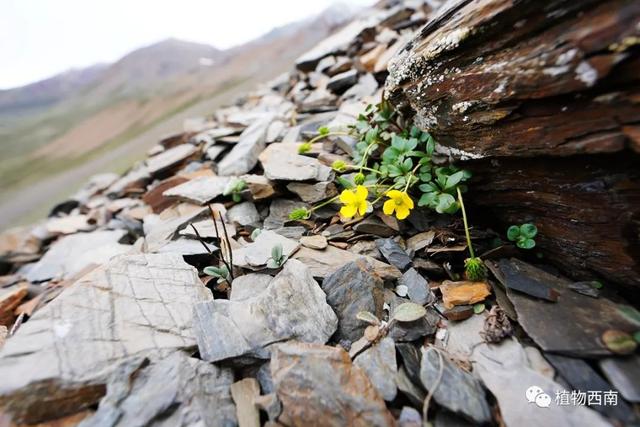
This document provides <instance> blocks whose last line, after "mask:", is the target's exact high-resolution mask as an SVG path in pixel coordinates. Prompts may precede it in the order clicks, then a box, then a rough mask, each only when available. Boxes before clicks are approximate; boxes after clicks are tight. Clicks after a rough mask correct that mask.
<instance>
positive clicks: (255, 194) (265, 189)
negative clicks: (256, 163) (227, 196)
mask: <svg viewBox="0 0 640 427" xmlns="http://www.w3.org/2000/svg"><path fill="white" fill-rule="evenodd" d="M240 179H241V180H243V181H244V182H245V184H247V188H248V189H249V192H250V193H251V198H252V199H253V201H254V202H256V201H260V200H265V199H268V198H270V197H273V195H274V194H275V193H276V190H275V189H274V187H273V183H272V182H271V181H269V180H268V179H267V178H265V177H264V176H262V175H242V176H241V177H240Z"/></svg>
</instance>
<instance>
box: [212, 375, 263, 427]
mask: <svg viewBox="0 0 640 427" xmlns="http://www.w3.org/2000/svg"><path fill="white" fill-rule="evenodd" d="M212 366H213V365H212ZM231 395H232V396H233V401H234V402H235V403H236V415H237V416H238V425H240V426H242V427H260V412H259V411H258V408H257V407H256V405H255V404H254V401H255V398H256V397H258V396H260V385H259V384H258V381H256V379H255V378H245V379H243V380H240V381H238V382H236V383H233V384H232V385H231Z"/></svg>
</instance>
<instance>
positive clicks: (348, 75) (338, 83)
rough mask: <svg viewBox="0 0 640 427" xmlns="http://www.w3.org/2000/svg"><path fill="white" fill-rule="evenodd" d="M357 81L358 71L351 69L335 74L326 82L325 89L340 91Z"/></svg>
mask: <svg viewBox="0 0 640 427" xmlns="http://www.w3.org/2000/svg"><path fill="white" fill-rule="evenodd" d="M357 81H358V71H357V70H354V69H351V70H349V71H345V72H344V73H340V74H336V75H335V76H333V77H331V79H330V80H329V81H328V82H327V89H329V90H330V91H332V92H334V93H341V92H344V91H345V90H347V89H349V88H350V87H351V86H353V85H354V84H356V82H357Z"/></svg>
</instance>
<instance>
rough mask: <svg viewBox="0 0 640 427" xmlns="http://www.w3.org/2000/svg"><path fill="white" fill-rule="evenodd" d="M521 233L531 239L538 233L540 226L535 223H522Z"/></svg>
mask: <svg viewBox="0 0 640 427" xmlns="http://www.w3.org/2000/svg"><path fill="white" fill-rule="evenodd" d="M520 234H522V235H523V236H524V237H527V238H529V239H533V238H534V237H536V234H538V228H537V227H536V226H535V225H533V224H522V225H521V226H520Z"/></svg>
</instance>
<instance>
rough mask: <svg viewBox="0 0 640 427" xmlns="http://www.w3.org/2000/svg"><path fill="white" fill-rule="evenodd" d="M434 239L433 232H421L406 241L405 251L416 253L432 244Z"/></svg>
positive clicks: (434, 234) (434, 233)
mask: <svg viewBox="0 0 640 427" xmlns="http://www.w3.org/2000/svg"><path fill="white" fill-rule="evenodd" d="M435 237H436V232H435V231H433V230H429V231H423V232H422V233H418V234H415V235H413V236H411V237H409V238H408V239H407V249H408V250H410V251H413V252H414V253H415V252H418V251H420V250H422V249H424V248H426V247H427V246H429V245H431V243H433V239H434V238H435Z"/></svg>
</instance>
